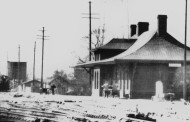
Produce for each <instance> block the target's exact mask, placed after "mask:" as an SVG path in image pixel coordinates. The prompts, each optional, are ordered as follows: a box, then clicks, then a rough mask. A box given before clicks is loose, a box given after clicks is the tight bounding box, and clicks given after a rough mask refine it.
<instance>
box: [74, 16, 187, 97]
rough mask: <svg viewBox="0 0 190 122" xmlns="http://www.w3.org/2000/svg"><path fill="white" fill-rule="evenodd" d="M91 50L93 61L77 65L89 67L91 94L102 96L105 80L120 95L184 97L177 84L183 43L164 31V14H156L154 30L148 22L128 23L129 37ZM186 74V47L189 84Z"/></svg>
mask: <svg viewBox="0 0 190 122" xmlns="http://www.w3.org/2000/svg"><path fill="white" fill-rule="evenodd" d="M92 53H93V54H94V56H95V58H94V59H95V60H92V61H90V62H85V63H82V64H77V66H76V68H77V67H79V68H91V69H92V72H93V73H92V79H91V81H92V96H102V93H103V89H102V87H101V86H102V85H103V84H104V83H108V84H109V85H115V86H117V90H118V93H119V97H120V98H125V97H130V98H151V97H152V96H154V95H156V94H159V93H162V92H163V94H165V93H168V92H173V93H175V94H176V95H177V96H178V97H182V96H183V89H182V87H179V88H177V85H179V86H183V85H182V84H183V77H182V76H183V68H184V63H183V62H184V44H182V43H181V42H179V41H178V40H176V39H175V38H174V37H173V36H171V35H170V34H169V33H168V32H167V16H166V15H158V26H157V30H155V31H150V30H149V23H148V22H139V23H138V24H137V25H131V37H130V38H128V39H112V40H111V41H110V42H108V43H107V44H105V45H103V46H100V47H97V48H95V49H93V50H92ZM189 74H190V48H189V47H187V82H188V83H189V82H190V75H189ZM156 84H159V85H158V87H159V88H160V89H158V88H157V86H156ZM187 88H188V87H187ZM156 91H157V93H156ZM187 95H190V92H189V91H188V90H187Z"/></svg>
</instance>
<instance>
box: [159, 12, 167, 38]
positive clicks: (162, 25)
mask: <svg viewBox="0 0 190 122" xmlns="http://www.w3.org/2000/svg"><path fill="white" fill-rule="evenodd" d="M166 32H167V15H158V35H159V36H163V35H164V34H165V33H166Z"/></svg>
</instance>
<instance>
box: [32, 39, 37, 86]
mask: <svg viewBox="0 0 190 122" xmlns="http://www.w3.org/2000/svg"><path fill="white" fill-rule="evenodd" d="M35 62H36V41H35V43H34V62H33V86H34V80H35Z"/></svg>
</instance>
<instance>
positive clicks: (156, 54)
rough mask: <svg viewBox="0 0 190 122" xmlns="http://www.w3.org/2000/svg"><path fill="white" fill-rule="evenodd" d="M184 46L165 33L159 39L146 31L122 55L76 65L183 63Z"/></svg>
mask: <svg viewBox="0 0 190 122" xmlns="http://www.w3.org/2000/svg"><path fill="white" fill-rule="evenodd" d="M183 48H184V45H183V44H182V43H180V42H179V41H177V40H176V39H175V38H173V37H172V36H171V35H170V34H168V33H166V34H165V36H162V37H159V36H158V34H157V32H156V31H146V32H144V33H143V34H142V35H140V36H139V38H138V39H137V41H136V42H135V43H134V44H133V45H132V46H131V47H129V49H127V50H126V51H124V52H123V53H121V54H119V55H117V56H114V57H112V58H109V59H105V60H100V61H96V62H95V61H92V62H88V63H84V64H80V65H77V66H79V67H92V66H94V65H103V64H114V63H116V61H152V62H167V61H170V62H183V61H184V49H183ZM187 61H190V48H189V47H187Z"/></svg>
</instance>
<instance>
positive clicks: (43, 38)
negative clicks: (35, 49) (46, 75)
mask: <svg viewBox="0 0 190 122" xmlns="http://www.w3.org/2000/svg"><path fill="white" fill-rule="evenodd" d="M40 31H42V35H37V36H40V37H42V38H38V39H42V68H41V88H42V89H43V69H44V40H47V39H45V37H48V36H45V35H44V32H45V29H44V27H42V30H40Z"/></svg>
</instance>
